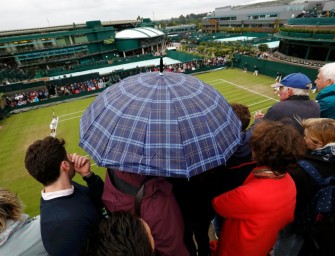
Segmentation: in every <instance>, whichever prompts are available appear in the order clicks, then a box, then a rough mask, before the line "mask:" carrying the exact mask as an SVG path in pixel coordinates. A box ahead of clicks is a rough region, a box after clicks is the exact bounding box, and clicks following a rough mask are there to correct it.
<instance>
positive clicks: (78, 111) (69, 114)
mask: <svg viewBox="0 0 335 256" xmlns="http://www.w3.org/2000/svg"><path fill="white" fill-rule="evenodd" d="M84 111H85V110H82V111H77V112H72V113H70V114H66V115H61V116H59V117H64V116H71V115H74V114H77V113H83V112H84Z"/></svg>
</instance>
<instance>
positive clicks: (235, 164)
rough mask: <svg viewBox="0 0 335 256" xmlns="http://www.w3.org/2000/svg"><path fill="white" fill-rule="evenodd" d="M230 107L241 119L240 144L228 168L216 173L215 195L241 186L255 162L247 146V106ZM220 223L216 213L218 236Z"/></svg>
mask: <svg viewBox="0 0 335 256" xmlns="http://www.w3.org/2000/svg"><path fill="white" fill-rule="evenodd" d="M231 107H232V108H233V110H234V112H235V114H236V115H237V116H238V118H239V119H240V120H241V123H242V127H241V129H242V138H241V143H240V146H239V147H238V148H237V150H236V151H235V153H234V154H233V155H232V156H231V157H230V158H229V160H228V162H227V167H228V168H227V169H224V170H220V171H219V172H218V174H217V179H216V180H217V184H216V186H217V187H218V188H219V189H218V191H217V195H220V194H222V193H224V192H227V191H229V190H232V189H234V188H236V187H238V186H241V185H242V184H243V182H244V181H245V179H246V177H247V176H248V175H249V174H250V172H251V171H252V169H253V168H254V167H255V163H254V162H253V161H252V156H251V149H250V147H249V141H250V138H251V129H247V128H248V126H249V124H250V119H251V114H250V111H249V108H248V107H247V106H245V105H243V104H238V103H232V104H231ZM213 185H214V184H213ZM222 223H223V221H222V218H221V217H220V216H219V215H217V214H216V215H215V218H214V220H213V225H214V229H215V233H216V236H219V234H220V229H221V226H222Z"/></svg>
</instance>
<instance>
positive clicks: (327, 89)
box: [315, 62, 335, 119]
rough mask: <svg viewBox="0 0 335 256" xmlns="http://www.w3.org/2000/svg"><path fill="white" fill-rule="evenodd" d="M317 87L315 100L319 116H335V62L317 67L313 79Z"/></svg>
mask: <svg viewBox="0 0 335 256" xmlns="http://www.w3.org/2000/svg"><path fill="white" fill-rule="evenodd" d="M315 83H316V87H317V88H318V91H319V93H318V95H317V96H316V100H317V102H318V103H319V105H320V110H321V117H325V118H333V119H334V118H335V62H333V63H328V64H326V65H324V66H323V67H321V68H320V69H319V74H318V76H317V77H316V80H315Z"/></svg>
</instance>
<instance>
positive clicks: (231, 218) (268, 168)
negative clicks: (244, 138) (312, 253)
mask: <svg viewBox="0 0 335 256" xmlns="http://www.w3.org/2000/svg"><path fill="white" fill-rule="evenodd" d="M303 145H304V144H303V137H302V135H300V134H299V133H298V131H297V130H296V129H294V128H293V127H291V126H289V125H285V124H283V123H281V122H274V121H262V122H261V123H259V124H258V125H257V126H256V127H254V128H253V131H252V137H251V140H250V147H251V150H252V155H253V158H254V160H255V162H256V163H257V167H256V168H254V169H253V171H252V173H250V174H249V176H248V177H247V179H246V180H245V182H244V184H243V185H242V186H240V187H238V188H236V189H233V190H231V191H228V192H226V193H224V194H222V195H220V196H218V197H215V198H214V199H213V202H212V203H213V207H214V209H215V211H216V212H217V213H218V214H220V215H221V216H222V217H224V218H225V221H224V224H223V226H222V229H221V233H220V236H219V241H218V246H217V251H216V255H220V256H230V255H231V256H235V255H257V256H266V255H268V253H269V252H270V250H271V249H272V247H273V245H274V243H275V241H276V238H277V234H278V232H279V231H280V230H281V229H283V228H284V227H285V226H286V225H287V224H288V223H290V222H292V221H293V217H294V208H295V202H296V199H295V198H296V189H295V185H294V181H293V180H292V178H291V177H290V175H289V174H287V171H288V170H289V168H290V167H291V166H292V165H293V164H295V162H296V161H297V159H299V158H301V157H302V156H303V154H304V152H305V148H304V146H303Z"/></svg>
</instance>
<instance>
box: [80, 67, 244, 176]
mask: <svg viewBox="0 0 335 256" xmlns="http://www.w3.org/2000/svg"><path fill="white" fill-rule="evenodd" d="M240 138H241V123H240V121H239V119H238V118H237V116H236V115H235V113H234V112H233V110H232V108H231V107H230V105H229V104H228V103H227V102H226V100H225V99H224V98H223V96H222V95H221V94H220V93H219V92H217V91H216V90H215V89H214V88H213V87H211V86H209V85H207V84H205V83H203V82H202V81H200V80H199V79H197V78H195V77H193V76H189V75H184V74H178V73H169V72H168V73H164V75H162V73H159V72H149V73H142V74H139V75H135V76H131V77H128V78H126V79H124V80H122V81H121V82H119V83H117V84H115V85H112V86H111V87H109V88H107V89H106V90H105V91H104V92H102V93H101V94H100V95H99V96H98V97H97V98H96V99H95V101H94V102H93V103H92V104H91V105H90V106H89V107H88V108H87V110H86V111H85V112H84V114H83V116H82V118H81V120H80V143H79V145H80V146H81V147H82V148H83V149H84V150H85V151H86V152H87V153H88V154H89V155H90V156H91V157H92V158H93V160H94V161H95V162H96V163H97V164H98V165H99V166H103V167H107V168H112V169H117V170H121V171H126V172H131V173H138V174H144V175H154V176H165V177H185V178H190V177H192V176H194V175H196V174H199V173H202V172H204V171H206V170H209V169H212V168H214V167H217V166H219V165H222V164H225V163H226V161H227V160H228V158H229V157H230V156H231V155H232V154H233V153H234V152H235V150H236V148H237V146H238V145H239V143H240Z"/></svg>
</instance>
